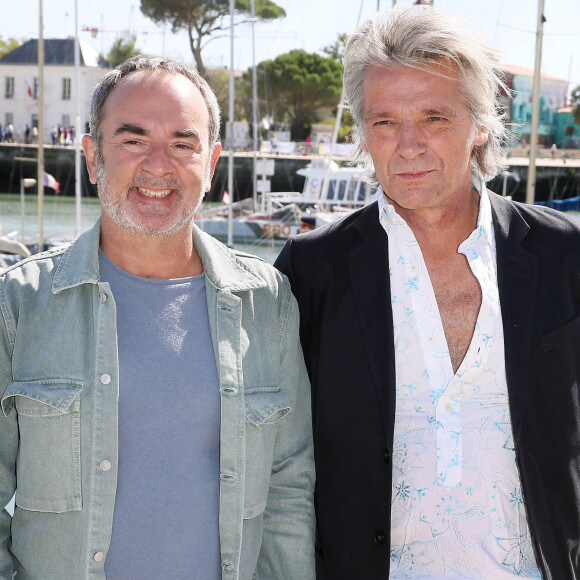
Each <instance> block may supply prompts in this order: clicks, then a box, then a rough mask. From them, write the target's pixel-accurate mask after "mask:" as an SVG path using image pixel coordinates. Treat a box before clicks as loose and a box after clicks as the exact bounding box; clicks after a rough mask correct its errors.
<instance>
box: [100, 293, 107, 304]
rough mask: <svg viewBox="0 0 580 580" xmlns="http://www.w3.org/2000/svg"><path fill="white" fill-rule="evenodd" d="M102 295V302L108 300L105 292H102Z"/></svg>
mask: <svg viewBox="0 0 580 580" xmlns="http://www.w3.org/2000/svg"><path fill="white" fill-rule="evenodd" d="M100 297H101V302H106V301H107V295H106V294H105V293H104V292H101V293H100Z"/></svg>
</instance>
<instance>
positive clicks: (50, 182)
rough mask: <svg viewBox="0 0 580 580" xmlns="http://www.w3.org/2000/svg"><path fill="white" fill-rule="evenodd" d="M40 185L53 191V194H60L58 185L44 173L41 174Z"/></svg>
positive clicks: (50, 176)
mask: <svg viewBox="0 0 580 580" xmlns="http://www.w3.org/2000/svg"><path fill="white" fill-rule="evenodd" d="M42 185H43V186H44V187H50V188H52V189H54V193H60V183H59V182H58V181H57V180H56V179H55V178H54V177H53V176H52V175H50V173H46V171H45V172H44V173H43V174H42Z"/></svg>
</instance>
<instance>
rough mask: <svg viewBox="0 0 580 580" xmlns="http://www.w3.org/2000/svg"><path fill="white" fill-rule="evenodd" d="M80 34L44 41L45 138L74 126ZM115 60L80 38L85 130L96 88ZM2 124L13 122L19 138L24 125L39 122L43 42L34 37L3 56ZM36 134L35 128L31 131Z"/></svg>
mask: <svg viewBox="0 0 580 580" xmlns="http://www.w3.org/2000/svg"><path fill="white" fill-rule="evenodd" d="M74 46H75V40H74V38H66V39H57V38H53V39H45V40H44V55H45V56H44V65H45V66H44V142H45V143H50V142H51V134H50V133H51V129H52V128H53V127H56V126H58V125H61V127H63V128H64V127H72V126H74V124H75V119H76V114H77V113H76V95H75V91H76V89H77V87H76V86H75V84H76V82H75V79H76V76H75V67H74ZM110 68H111V65H110V63H109V62H108V61H107V60H106V59H104V58H103V57H102V56H101V55H100V54H99V52H98V51H97V50H96V49H94V48H93V47H92V46H91V45H90V44H88V43H87V42H85V41H84V40H81V41H80V67H79V91H80V93H79V94H80V118H81V129H82V131H83V132H84V131H85V126H86V123H87V122H88V109H89V102H90V98H91V94H92V91H93V89H94V87H95V85H96V84H97V83H98V82H99V80H100V79H101V78H102V77H103V75H104V74H105V73H106V72H107V70H109V69H110ZM0 123H1V124H2V125H3V126H6V125H9V124H12V125H13V127H14V130H15V133H16V138H17V139H18V140H19V141H23V140H24V129H25V126H26V125H28V126H29V127H30V128H31V129H32V127H34V126H38V41H37V40H29V41H28V42H25V43H24V44H23V45H22V46H20V47H18V48H16V49H14V50H13V51H12V52H9V53H8V54H7V55H5V56H4V57H3V58H0ZM31 134H32V131H31Z"/></svg>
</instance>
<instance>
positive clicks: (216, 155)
mask: <svg viewBox="0 0 580 580" xmlns="http://www.w3.org/2000/svg"><path fill="white" fill-rule="evenodd" d="M221 152H222V145H221V143H216V144H215V145H214V146H213V153H212V154H211V171H210V174H209V185H208V187H207V191H209V190H210V188H211V180H212V179H213V174H214V171H215V166H216V165H217V162H218V160H219V158H220V153H221Z"/></svg>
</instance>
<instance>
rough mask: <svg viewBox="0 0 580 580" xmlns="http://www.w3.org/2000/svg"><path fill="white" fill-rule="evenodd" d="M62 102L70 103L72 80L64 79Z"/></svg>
mask: <svg viewBox="0 0 580 580" xmlns="http://www.w3.org/2000/svg"><path fill="white" fill-rule="evenodd" d="M62 100H63V101H70V79H62Z"/></svg>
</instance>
